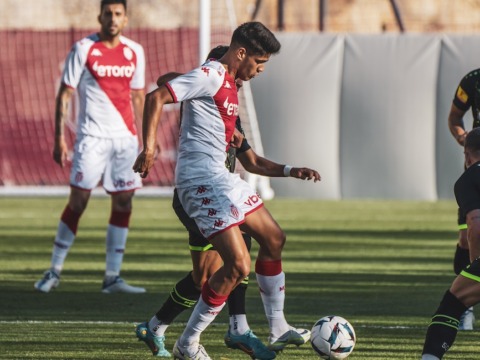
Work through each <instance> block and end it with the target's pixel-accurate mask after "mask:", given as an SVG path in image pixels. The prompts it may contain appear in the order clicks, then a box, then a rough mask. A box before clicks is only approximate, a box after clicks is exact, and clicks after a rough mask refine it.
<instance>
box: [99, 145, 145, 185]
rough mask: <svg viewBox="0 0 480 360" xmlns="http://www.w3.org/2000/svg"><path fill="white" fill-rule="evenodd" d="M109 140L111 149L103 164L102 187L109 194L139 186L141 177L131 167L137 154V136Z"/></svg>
mask: <svg viewBox="0 0 480 360" xmlns="http://www.w3.org/2000/svg"><path fill="white" fill-rule="evenodd" d="M111 141H112V151H111V152H110V156H109V160H108V161H107V163H106V166H105V173H104V175H103V187H104V188H105V190H107V192H109V193H111V194H113V193H119V192H124V191H131V190H135V189H138V188H141V187H142V180H141V177H140V175H139V174H138V173H136V172H134V171H133V169H132V167H133V164H134V163H135V159H136V158H137V154H138V139H137V137H136V136H131V137H124V138H119V139H112V140H111Z"/></svg>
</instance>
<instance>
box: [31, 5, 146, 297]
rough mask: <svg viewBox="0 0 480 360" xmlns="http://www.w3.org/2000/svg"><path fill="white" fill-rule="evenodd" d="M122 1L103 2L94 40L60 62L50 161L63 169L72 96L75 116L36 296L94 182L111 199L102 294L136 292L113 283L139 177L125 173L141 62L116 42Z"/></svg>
mask: <svg viewBox="0 0 480 360" xmlns="http://www.w3.org/2000/svg"><path fill="white" fill-rule="evenodd" d="M126 11H127V5H126V0H102V1H101V4H100V15H99V16H98V20H99V22H100V25H101V29H100V32H99V33H96V34H92V35H90V36H88V37H86V38H84V39H82V40H80V41H78V42H76V43H75V44H74V45H73V47H72V49H71V51H70V53H69V54H68V56H67V59H66V61H65V69H64V72H63V76H62V83H61V85H60V89H59V91H58V95H57V100H56V111H55V145H54V149H53V158H54V160H55V162H57V163H58V164H59V165H60V166H62V167H64V166H65V165H66V163H67V155H68V148H67V145H66V142H65V138H64V122H65V118H66V117H67V115H68V106H69V103H70V101H71V98H72V95H73V93H74V92H75V90H76V91H77V93H78V98H79V109H78V118H77V138H76V142H75V150H74V154H73V159H72V164H71V165H72V166H71V172H70V189H71V190H70V197H69V200H68V204H67V206H66V207H65V210H64V211H63V213H62V216H61V219H60V222H59V225H58V230H57V234H56V236H55V241H54V246H53V253H52V259H51V267H50V269H49V270H47V271H46V272H45V274H44V277H43V278H42V279H41V280H39V281H37V282H36V283H35V285H34V286H35V288H36V289H37V290H39V291H41V292H49V291H50V290H51V289H52V288H55V287H57V286H58V284H59V280H60V273H61V271H62V269H63V265H64V262H65V258H66V256H67V254H68V251H69V249H70V247H71V246H72V244H73V242H74V240H75V236H76V232H77V227H78V223H79V220H80V217H81V215H82V214H83V212H84V211H85V209H86V207H87V204H88V200H89V198H90V193H91V190H92V189H93V188H95V187H96V186H97V185H98V184H99V183H100V181H101V182H102V184H103V187H104V188H105V190H106V191H107V192H108V193H109V194H110V195H111V199H112V206H111V214H110V220H109V224H108V229H107V235H106V253H107V254H106V269H105V277H104V281H103V287H102V292H104V293H113V292H128V293H143V292H145V289H143V288H140V287H134V286H130V285H128V284H127V283H126V282H124V281H123V280H122V278H120V268H121V265H122V261H123V254H124V251H125V245H126V241H127V235H128V227H129V220H130V214H131V211H132V198H133V195H134V192H135V189H137V188H139V187H141V185H142V184H141V178H140V176H139V175H138V174H135V173H134V172H133V171H132V165H133V163H134V161H135V158H136V156H137V154H138V148H139V142H138V136H137V126H136V119H138V120H140V119H141V117H142V113H143V103H144V87H145V55H144V52H143V48H142V46H141V45H140V44H137V43H136V42H134V41H132V40H130V39H127V38H125V37H124V36H122V35H121V33H122V30H123V28H124V27H125V26H126V25H127V23H128V17H127V14H126Z"/></svg>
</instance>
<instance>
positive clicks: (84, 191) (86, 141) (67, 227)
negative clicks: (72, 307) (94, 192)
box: [34, 136, 106, 292]
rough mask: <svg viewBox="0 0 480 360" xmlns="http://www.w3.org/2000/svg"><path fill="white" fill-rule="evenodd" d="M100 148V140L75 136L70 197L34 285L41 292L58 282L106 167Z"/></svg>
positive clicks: (48, 289) (47, 290)
mask: <svg viewBox="0 0 480 360" xmlns="http://www.w3.org/2000/svg"><path fill="white" fill-rule="evenodd" d="M102 147H103V140H102V139H97V138H94V137H90V136H78V137H77V140H76V142H75V151H74V156H73V159H72V168H71V171H70V196H69V199H68V204H67V206H66V207H65V209H64V211H63V213H62V215H61V218H60V221H59V224H58V228H57V233H56V235H55V240H54V245H53V251H52V260H51V267H50V269H49V270H47V271H46V272H45V274H44V277H43V278H42V279H41V280H39V281H37V282H36V283H35V284H34V287H35V289H37V290H39V291H41V292H49V291H50V290H51V289H52V288H54V287H56V286H58V284H59V279H60V273H61V271H62V269H63V264H64V262H65V259H66V257H67V254H68V251H69V250H70V248H71V246H72V245H73V242H74V240H75V236H76V233H77V227H78V223H79V220H80V217H81V216H82V214H83V212H84V211H85V209H86V207H87V204H88V200H89V199H90V192H91V189H93V188H94V187H95V186H97V184H98V182H99V181H100V179H101V176H102V173H103V171H104V169H105V162H106V155H102V154H98V153H97V149H98V148H102Z"/></svg>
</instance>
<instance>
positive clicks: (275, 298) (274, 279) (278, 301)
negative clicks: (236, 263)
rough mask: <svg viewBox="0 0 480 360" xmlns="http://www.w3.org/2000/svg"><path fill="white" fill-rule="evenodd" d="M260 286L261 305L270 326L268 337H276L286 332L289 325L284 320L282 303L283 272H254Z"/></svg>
mask: <svg viewBox="0 0 480 360" xmlns="http://www.w3.org/2000/svg"><path fill="white" fill-rule="evenodd" d="M256 276H257V283H258V286H259V287H260V294H261V296H262V301H263V307H264V309H265V315H266V316H267V320H268V324H269V326H270V337H271V338H273V339H277V338H279V337H280V336H282V335H283V334H284V333H286V332H287V331H288V330H289V329H290V327H289V325H288V323H287V320H285V315H284V313H283V305H284V302H285V273H284V272H283V271H282V272H281V273H280V274H278V275H274V276H265V275H260V274H256Z"/></svg>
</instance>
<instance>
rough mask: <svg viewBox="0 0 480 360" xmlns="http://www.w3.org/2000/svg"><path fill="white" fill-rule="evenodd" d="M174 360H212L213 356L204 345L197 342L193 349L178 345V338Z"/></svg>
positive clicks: (174, 350)
mask: <svg viewBox="0 0 480 360" xmlns="http://www.w3.org/2000/svg"><path fill="white" fill-rule="evenodd" d="M173 360H212V358H211V357H210V356H208V354H207V352H206V351H205V348H204V347H203V346H202V345H200V344H197V345H196V346H194V349H193V350H192V349H189V348H186V347H183V346H180V345H178V340H177V341H176V342H175V346H174V347H173Z"/></svg>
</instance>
